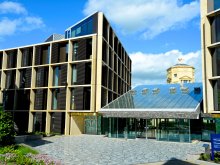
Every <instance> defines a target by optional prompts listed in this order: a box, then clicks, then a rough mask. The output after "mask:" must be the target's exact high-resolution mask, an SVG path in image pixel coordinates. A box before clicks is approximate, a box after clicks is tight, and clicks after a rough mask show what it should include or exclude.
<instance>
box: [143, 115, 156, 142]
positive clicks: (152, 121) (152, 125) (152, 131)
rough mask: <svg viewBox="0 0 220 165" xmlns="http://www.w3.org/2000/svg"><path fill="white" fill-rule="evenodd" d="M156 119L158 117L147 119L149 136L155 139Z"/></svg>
mask: <svg viewBox="0 0 220 165" xmlns="http://www.w3.org/2000/svg"><path fill="white" fill-rule="evenodd" d="M156 120H157V119H147V126H146V128H147V138H148V139H155V138H156Z"/></svg>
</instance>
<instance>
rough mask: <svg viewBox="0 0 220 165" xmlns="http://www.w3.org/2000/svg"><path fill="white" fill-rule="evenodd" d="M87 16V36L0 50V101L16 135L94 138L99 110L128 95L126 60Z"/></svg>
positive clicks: (102, 25)
mask: <svg viewBox="0 0 220 165" xmlns="http://www.w3.org/2000/svg"><path fill="white" fill-rule="evenodd" d="M92 16H93V17H94V20H93V26H92V28H93V29H95V30H94V32H93V33H91V34H86V35H81V36H71V37H69V38H65V39H61V40H56V41H49V42H44V43H39V44H34V45H28V46H24V47H17V48H12V49H4V50H0V73H1V74H0V78H1V84H0V85H1V93H0V102H1V103H3V107H4V109H5V111H7V112H11V113H12V115H13V118H14V121H15V123H16V124H17V125H18V127H19V131H20V132H21V133H24V132H32V131H42V132H46V133H48V134H50V133H58V134H66V135H77V134H82V133H88V134H99V133H100V132H101V131H100V129H101V117H100V115H99V113H98V111H99V109H100V108H101V107H102V106H104V105H106V104H107V103H109V102H111V101H112V100H113V99H116V98H117V97H119V96H120V95H122V94H123V93H125V92H127V91H128V90H130V88H131V59H130V58H129V56H128V54H127V52H126V51H125V49H124V47H123V46H122V44H121V43H120V41H119V39H118V37H117V36H116V34H115V33H114V31H113V29H112V27H111V26H110V24H109V23H108V21H107V19H106V18H105V16H104V14H103V13H102V12H97V13H95V14H94V15H92ZM86 19H87V18H85V19H84V20H82V21H81V22H83V21H85V20H86ZM78 24H80V22H79V23H78ZM82 28H83V27H82ZM77 32H78V31H77Z"/></svg>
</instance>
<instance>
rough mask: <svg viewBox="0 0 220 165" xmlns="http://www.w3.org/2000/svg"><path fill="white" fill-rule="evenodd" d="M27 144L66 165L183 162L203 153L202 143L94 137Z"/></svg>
mask: <svg viewBox="0 0 220 165" xmlns="http://www.w3.org/2000/svg"><path fill="white" fill-rule="evenodd" d="M29 145H31V146H32V147H34V148H35V149H37V150H39V151H40V152H42V153H45V154H48V155H50V156H51V157H53V158H56V159H59V160H61V161H62V162H63V164H66V165H75V164H76V165H80V164H82V165H84V164H85V165H90V164H91V165H93V164H103V165H106V164H109V165H111V164H115V165H116V164H117V165H118V164H120V165H124V164H125V165H126V164H144V163H149V162H159V161H167V160H171V159H180V160H185V159H186V158H187V156H189V155H195V154H200V153H201V152H204V147H203V143H202V142H198V143H196V144H191V143H175V142H160V141H156V140H146V139H136V140H125V139H115V138H107V137H103V136H97V135H81V136H55V137H49V138H44V139H43V140H38V141H32V142H31V143H29Z"/></svg>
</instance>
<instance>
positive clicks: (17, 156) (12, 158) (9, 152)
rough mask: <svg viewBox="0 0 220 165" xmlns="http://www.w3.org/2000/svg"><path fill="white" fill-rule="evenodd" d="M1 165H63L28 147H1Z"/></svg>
mask: <svg viewBox="0 0 220 165" xmlns="http://www.w3.org/2000/svg"><path fill="white" fill-rule="evenodd" d="M0 164H7V165H12V164H13V165H45V164H50V165H61V162H60V161H58V160H54V159H52V158H50V157H48V156H47V155H44V154H40V153H39V152H38V151H36V150H34V149H32V148H31V147H28V146H26V145H11V146H6V147H0Z"/></svg>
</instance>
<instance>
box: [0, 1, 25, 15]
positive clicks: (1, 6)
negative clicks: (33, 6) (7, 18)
mask: <svg viewBox="0 0 220 165" xmlns="http://www.w3.org/2000/svg"><path fill="white" fill-rule="evenodd" d="M0 13H4V14H5V13H16V14H25V13H27V11H26V9H25V8H24V7H23V6H22V5H21V4H20V3H16V2H11V1H5V2H2V3H0Z"/></svg>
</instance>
